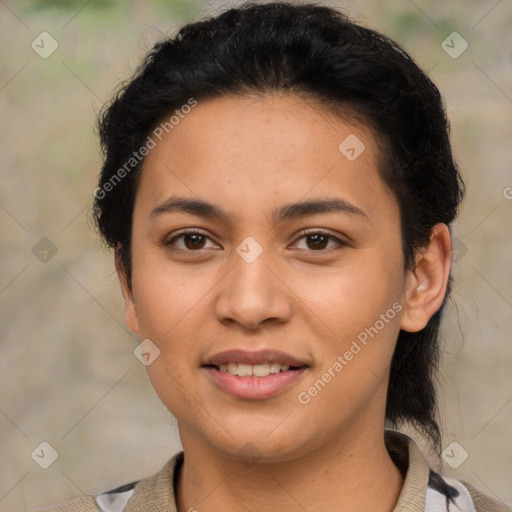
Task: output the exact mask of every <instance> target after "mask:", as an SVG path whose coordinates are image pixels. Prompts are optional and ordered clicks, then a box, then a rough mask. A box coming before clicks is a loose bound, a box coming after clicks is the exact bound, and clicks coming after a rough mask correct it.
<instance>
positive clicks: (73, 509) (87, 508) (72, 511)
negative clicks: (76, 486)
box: [32, 496, 100, 512]
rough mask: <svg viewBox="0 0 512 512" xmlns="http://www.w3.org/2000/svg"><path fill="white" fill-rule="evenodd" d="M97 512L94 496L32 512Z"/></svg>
mask: <svg viewBox="0 0 512 512" xmlns="http://www.w3.org/2000/svg"><path fill="white" fill-rule="evenodd" d="M99 510H100V509H99V508H98V507H97V505H96V501H95V499H94V496H82V497H80V498H75V499H73V500H70V501H66V502H65V503H60V504H58V505H52V506H50V507H44V508H38V509H36V510H33V511H32V512H98V511H99Z"/></svg>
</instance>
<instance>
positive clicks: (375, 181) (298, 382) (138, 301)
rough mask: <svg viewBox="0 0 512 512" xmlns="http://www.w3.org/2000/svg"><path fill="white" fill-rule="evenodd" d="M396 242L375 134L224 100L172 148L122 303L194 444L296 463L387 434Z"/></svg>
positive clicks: (141, 213) (188, 119) (146, 184)
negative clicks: (374, 433) (337, 444)
mask: <svg viewBox="0 0 512 512" xmlns="http://www.w3.org/2000/svg"><path fill="white" fill-rule="evenodd" d="M347 137H348V139H347ZM343 141H345V142H343ZM340 144H341V146H340ZM363 144H364V146H363ZM192 201H193V202H195V203H196V204H191V205H190V206H189V207H186V206H185V205H186V203H187V202H192ZM173 203H174V204H173ZM199 203H201V206H200V207H199V206H198V205H199ZM322 205H323V206H322ZM334 206H335V207H334ZM217 213H219V215H220V214H221V216H219V215H217ZM188 231H192V232H197V233H199V234H194V233H192V234H189V235H187V234H184V233H186V232H188ZM400 235H401V234H400V219H399V208H398V203H397V201H396V199H395V197H394V195H393V194H392V193H391V191H390V190H389V189H388V188H387V186H386V185H385V184H384V182H383V181H382V179H381V178H380V176H379V173H378V171H377V148H376V142H375V140H374V138H373V137H372V135H371V133H370V131H369V130H367V129H365V128H364V127H357V128H356V127H354V126H353V125H351V124H349V123H347V122H345V121H344V120H342V119H340V118H337V117H334V116H332V115H329V114H328V113H326V112H325V111H324V110H323V109H322V107H321V106H320V105H317V104H316V103H313V102H309V103H306V102H305V101H304V100H302V99H300V98H298V97H295V96H290V95H288V96H285V95H277V94H276V95H272V96H270V95H269V96H266V97H265V98H263V99H255V98H252V97H243V98H234V97H223V98H220V99H215V100H209V101H205V102H199V103H198V105H197V106H195V107H194V108H193V109H192V111H191V112H190V113H189V114H188V115H186V116H185V117H184V118H183V119H180V121H179V123H178V124H177V125H175V126H174V128H173V129H172V130H170V131H169V133H168V134H166V133H165V132H164V136H163V137H162V140H161V141H159V142H158V144H157V145H156V147H155V148H154V149H152V150H151V151H150V152H149V154H148V156H147V157H146V159H145V163H144V167H143V171H142V176H141V181H140V185H139V188H138V191H137V197H136V203H135V209H134V217H133V239H132V265H133V271H132V289H131V290H129V289H128V288H127V287H126V284H125V285H124V292H125V297H126V298H127V303H126V317H127V322H128V325H129V326H130V328H131V329H132V330H133V331H134V332H135V333H137V334H139V335H140V339H141V340H145V339H149V340H151V343H149V342H145V344H146V345H145V347H146V350H147V351H148V352H149V353H150V354H153V356H151V360H152V359H153V358H154V357H156V356H157V357H156V358H155V359H154V361H153V362H151V364H150V365H149V366H148V367H147V370H148V372H149V377H150V379H151V382H152V384H153V386H154V388H155V390H156V392H157V394H158V395H159V397H160V398H161V400H162V401H163V403H164V404H165V405H166V406H167V408H168V409H169V411H171V412H172V413H173V414H174V415H175V417H176V418H177V420H178V422H179V427H180V434H181V437H182V442H183V445H184V446H185V447H186V445H187V444H191V443H193V442H195V443H200V444H202V445H203V446H204V447H207V448H208V449H211V450H217V451H219V452H221V453H223V454H226V455H236V454H239V455H240V454H245V455H252V456H255V455H256V456H257V457H261V458H262V459H266V460H269V461H270V460H286V459H291V458H294V457H297V456H298V455H299V454H301V455H303V454H304V453H308V452H311V451H313V450H315V449H320V448H321V447H323V446H324V447H327V446H332V443H333V442H334V441H335V440H336V439H340V438H343V440H344V442H349V441H353V440H355V439H356V438H357V437H358V436H363V435H366V434H367V433H368V432H369V430H370V429H375V428H378V429H379V430H381V429H382V428H383V424H384V409H385V398H386V389H387V379H388V372H389V366H390V361H391V356H392V353H393V349H394V346H395V341H396V338H397V335H398V332H399V330H400V322H401V317H402V315H403V311H404V310H403V308H402V301H403V299H404V293H405V292H404V288H405V274H404V270H403V255H402V245H401V236H400ZM153 344H154V345H153ZM155 346H156V347H158V349H157V348H156V347H155ZM158 350H159V351H160V353H158ZM251 363H252V364H251ZM228 365H229V366H228ZM286 365H290V368H289V369H287V366H286ZM226 369H227V370H228V371H226ZM273 372H277V373H273ZM251 373H252V374H253V375H252V376H249V375H250V374H251ZM248 374H249V375H248Z"/></svg>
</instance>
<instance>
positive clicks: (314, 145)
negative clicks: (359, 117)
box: [137, 94, 391, 215]
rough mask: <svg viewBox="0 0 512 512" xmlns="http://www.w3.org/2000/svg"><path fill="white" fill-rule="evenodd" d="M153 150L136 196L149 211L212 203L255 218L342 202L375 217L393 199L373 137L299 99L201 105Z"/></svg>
mask: <svg viewBox="0 0 512 512" xmlns="http://www.w3.org/2000/svg"><path fill="white" fill-rule="evenodd" d="M156 142H157V144H156V147H155V148H154V149H152V150H151V151H150V152H149V154H148V155H147V156H146V159H145V161H144V165H143V170H142V176H141V180H140V183H139V190H138V193H137V202H138V203H143V206H145V209H148V208H150V206H151V205H155V204H157V203H159V202H162V201H164V200H165V199H166V198H167V197H170V196H176V195H180V196H183V195H186V196H189V197H196V198H207V197H208V198H211V197H212V196H215V197H216V198H217V199H218V201H217V202H218V203H221V204H224V205H225V210H226V211H228V212H229V211H230V210H236V209H239V210H240V211H239V212H238V213H240V214H243V213H244V212H245V213H246V214H247V212H249V211H250V212H251V214H252V215H254V214H255V212H260V211H263V210H265V209H268V210H269V211H270V210H272V211H275V205H276V204H278V203H289V202H292V201H299V200H301V199H302V200H304V199H307V198H308V196H315V197H318V196H332V195H337V196H340V195H341V196H342V197H343V199H344V200H346V201H348V202H351V203H352V204H358V205H359V206H360V207H361V208H362V209H367V210H368V211H370V212H371V211H375V210H377V209H379V208H380V209H381V210H382V208H383V205H382V204H381V203H382V202H383V201H384V202H385V201H388V202H389V200H390V196H391V194H390V193H389V190H388V189H387V187H386V185H385V184H384V183H383V181H382V179H381V178H380V175H379V172H378V168H377V159H378V152H377V145H376V141H375V140H374V137H373V135H372V133H371V131H370V130H369V129H368V128H366V127H364V126H362V125H360V124H358V125H354V124H352V123H350V122H348V121H347V120H346V119H343V118H342V117H340V116H336V115H334V114H331V113H330V112H328V111H327V110H326V109H325V107H324V106H323V105H321V104H320V103H317V102H315V101H313V100H308V101H306V100H304V99H303V98H300V97H298V96H293V95H283V94H274V95H268V96H264V97H251V96H243V97H233V96H224V97H221V98H216V99H212V100H207V101H203V102H201V101H200V102H198V104H197V105H196V106H195V107H194V108H193V109H192V110H191V111H190V113H188V114H187V115H184V116H182V117H181V118H180V120H179V122H178V123H177V124H174V125H173V127H172V129H169V131H168V133H165V132H164V133H163V135H162V136H161V140H157V141H156ZM388 206H389V205H388Z"/></svg>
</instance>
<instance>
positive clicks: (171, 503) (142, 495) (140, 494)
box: [31, 452, 183, 512]
mask: <svg viewBox="0 0 512 512" xmlns="http://www.w3.org/2000/svg"><path fill="white" fill-rule="evenodd" d="M182 462H183V452H179V453H177V454H176V455H174V456H173V457H172V458H171V459H170V460H169V461H168V462H167V463H166V464H165V466H164V467H163V468H162V469H161V470H160V471H159V472H158V473H156V474H154V475H152V476H150V477H148V478H144V479H142V480H139V481H135V482H131V483H128V484H125V485H122V486H120V487H116V488H115V489H111V490H109V491H105V492H102V493H101V494H98V495H97V496H82V497H80V498H75V499H73V500H71V501H66V502H65V503H61V504H58V505H53V506H51V507H46V508H39V509H37V510H33V511H31V512H139V511H144V512H157V511H161V510H165V511H168V512H176V503H175V499H174V478H175V475H176V473H177V471H178V470H179V466H180V465H181V463H182Z"/></svg>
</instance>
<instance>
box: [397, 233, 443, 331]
mask: <svg viewBox="0 0 512 512" xmlns="http://www.w3.org/2000/svg"><path fill="white" fill-rule="evenodd" d="M450 268H451V238H450V231H449V229H448V226H447V225H446V224H436V225H435V226H434V227H433V228H432V231H431V236H430V242H429V244H428V246H427V247H425V248H423V249H422V250H421V251H420V252H418V254H417V255H416V263H415V268H414V269H412V270H410V271H409V272H408V276H407V282H406V289H405V300H404V302H405V304H404V305H405V307H404V314H403V316H402V319H401V323H400V328H401V329H403V330H404V331H408V332H417V331H420V330H421V329H423V328H424V327H425V326H426V325H427V323H428V321H429V320H430V318H431V316H432V315H433V314H434V313H435V312H436V311H437V310H438V309H439V308H440V307H441V305H442V303H443V300H444V297H445V294H446V288H447V286H448V279H449V277H450Z"/></svg>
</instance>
